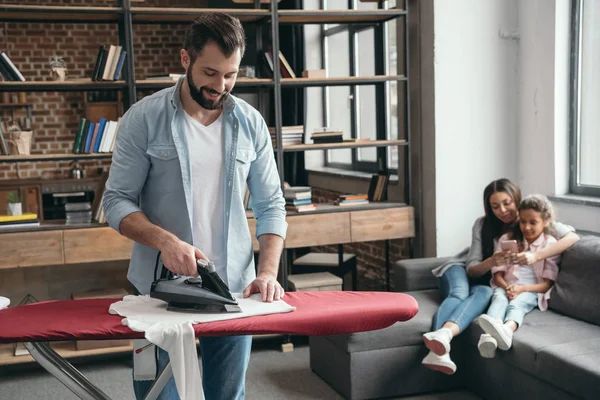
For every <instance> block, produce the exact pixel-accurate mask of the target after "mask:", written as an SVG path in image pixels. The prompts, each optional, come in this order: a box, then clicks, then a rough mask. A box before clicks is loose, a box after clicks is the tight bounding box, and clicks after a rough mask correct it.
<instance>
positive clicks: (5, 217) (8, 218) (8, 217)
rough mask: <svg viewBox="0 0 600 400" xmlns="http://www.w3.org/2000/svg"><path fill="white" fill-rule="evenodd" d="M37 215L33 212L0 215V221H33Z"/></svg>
mask: <svg viewBox="0 0 600 400" xmlns="http://www.w3.org/2000/svg"><path fill="white" fill-rule="evenodd" d="M37 218H38V216H37V214H34V213H23V214H21V215H0V223H5V222H10V223H13V222H18V221H35V220H37Z"/></svg>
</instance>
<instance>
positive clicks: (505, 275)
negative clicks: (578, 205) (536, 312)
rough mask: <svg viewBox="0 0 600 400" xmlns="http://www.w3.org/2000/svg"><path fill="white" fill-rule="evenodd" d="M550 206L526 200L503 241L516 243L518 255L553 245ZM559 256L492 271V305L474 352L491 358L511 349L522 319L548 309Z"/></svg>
mask: <svg viewBox="0 0 600 400" xmlns="http://www.w3.org/2000/svg"><path fill="white" fill-rule="evenodd" d="M553 214H554V213H553V210H552V204H550V201H548V199H547V198H546V197H545V196H541V195H532V196H528V197H526V198H525V199H523V201H522V202H521V204H519V224H518V225H516V226H515V229H514V232H512V233H507V234H504V235H503V236H502V237H501V238H500V240H499V241H498V242H499V243H498V244H497V245H496V250H499V249H500V247H501V244H502V242H503V241H506V240H510V239H515V240H516V242H517V244H518V245H519V250H520V251H533V252H536V251H539V250H543V249H545V248H546V247H548V246H550V245H552V244H554V243H556V239H555V238H554V237H553V235H556V232H555V231H554V229H553V228H552V226H551V223H552V220H553ZM559 261H560V256H554V257H549V258H546V259H545V260H540V261H536V262H534V263H533V264H532V265H522V264H520V263H515V264H510V265H509V264H505V265H500V266H496V267H494V268H492V274H494V277H493V278H492V280H491V282H490V284H491V286H492V287H493V288H494V294H493V297H492V303H491V304H490V308H489V309H488V311H487V315H482V316H480V317H479V318H478V322H479V325H480V326H481V328H482V329H483V330H484V332H485V334H483V335H481V338H480V339H479V344H478V345H477V348H478V349H479V353H480V354H481V356H482V357H485V358H493V357H494V356H495V355H496V348H500V350H508V349H510V347H511V345H512V337H513V333H514V332H515V331H516V330H517V328H518V327H519V326H520V325H521V324H522V323H523V318H524V317H525V315H526V314H527V313H529V312H530V311H531V310H533V309H534V308H535V307H536V306H537V307H539V308H540V310H542V311H545V310H546V309H547V308H548V299H549V298H550V292H551V291H552V287H553V285H554V281H555V280H556V276H557V275H558V262H559Z"/></svg>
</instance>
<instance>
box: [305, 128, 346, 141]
mask: <svg viewBox="0 0 600 400" xmlns="http://www.w3.org/2000/svg"><path fill="white" fill-rule="evenodd" d="M310 138H311V139H312V141H313V143H314V144H323V143H341V142H343V141H344V132H342V131H340V130H339V129H333V128H326V127H325V128H315V129H313V132H312V135H311V137H310Z"/></svg>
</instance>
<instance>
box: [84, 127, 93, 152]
mask: <svg viewBox="0 0 600 400" xmlns="http://www.w3.org/2000/svg"><path fill="white" fill-rule="evenodd" d="M95 129H96V124H95V123H93V122H90V127H89V129H88V133H87V136H86V137H85V146H84V147H83V151H82V153H89V152H90V146H91V144H92V138H93V137H94V130H95Z"/></svg>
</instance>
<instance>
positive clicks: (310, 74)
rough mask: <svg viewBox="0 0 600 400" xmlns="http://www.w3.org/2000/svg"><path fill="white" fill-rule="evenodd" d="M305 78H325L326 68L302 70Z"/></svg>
mask: <svg viewBox="0 0 600 400" xmlns="http://www.w3.org/2000/svg"><path fill="white" fill-rule="evenodd" d="M302 77H303V78H314V79H321V78H322V79H325V78H327V72H326V71H325V70H324V69H309V70H305V71H302Z"/></svg>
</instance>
